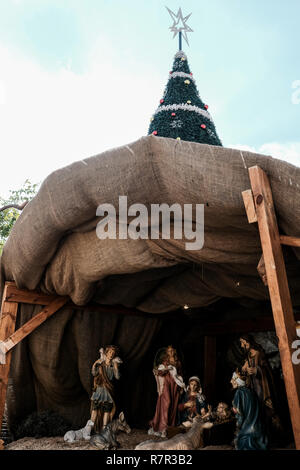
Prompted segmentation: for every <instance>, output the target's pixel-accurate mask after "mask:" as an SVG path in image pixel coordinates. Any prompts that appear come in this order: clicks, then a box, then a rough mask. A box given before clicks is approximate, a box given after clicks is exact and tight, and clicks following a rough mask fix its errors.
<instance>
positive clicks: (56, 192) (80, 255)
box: [1, 136, 300, 425]
mask: <svg viewBox="0 0 300 470" xmlns="http://www.w3.org/2000/svg"><path fill="white" fill-rule="evenodd" d="M253 165H259V166H260V167H261V168H262V169H263V170H265V172H266V173H267V175H268V177H269V180H270V183H271V187H272V192H273V197H274V203H275V207H276V213H277V219H278V223H279V226H280V232H281V233H282V234H286V235H292V236H298V237H299V236H300V191H299V188H300V168H297V167H295V166H293V165H290V164H288V163H286V162H283V161H280V160H277V159H273V158H271V157H267V156H263V155H259V154H254V153H251V152H245V151H239V150H233V149H228V148H223V147H215V146H209V145H202V144H197V143H189V142H184V141H177V140H173V139H167V138H159V137H154V136H147V137H143V138H141V139H140V140H138V141H136V142H134V143H131V144H129V145H125V146H123V147H120V148H116V149H113V150H110V151H107V152H104V153H102V154H100V155H96V156H94V157H91V158H86V159H84V160H82V161H78V162H75V163H73V164H72V165H69V166H67V167H65V168H62V169H60V170H57V171H55V172H54V173H52V174H51V175H50V176H49V177H48V178H47V179H46V180H45V181H44V182H43V184H42V186H41V188H40V190H39V192H38V194H37V195H36V197H35V198H34V199H33V200H32V201H31V202H30V203H29V204H28V205H27V206H26V207H25V209H24V210H23V212H22V214H21V215H20V217H19V219H18V220H17V222H16V223H15V226H14V227H13V230H12V232H11V234H10V236H9V238H8V240H7V242H6V244H5V247H4V250H3V255H2V259H1V286H2V289H3V284H4V282H5V281H6V280H9V281H12V280H13V281H15V282H16V284H17V286H18V287H20V288H28V289H35V288H37V287H38V288H41V289H42V290H43V291H45V292H49V293H57V294H59V295H69V296H70V297H71V299H72V300H73V302H74V303H76V304H79V305H85V304H87V302H89V301H90V300H91V299H93V301H96V302H98V303H101V304H106V305H112V304H122V305H124V306H127V307H134V308H137V309H139V310H140V311H144V312H149V313H155V314H159V313H161V312H168V311H172V310H176V309H178V308H179V307H181V306H182V305H184V304H188V305H189V306H191V307H202V306H206V305H209V304H211V303H213V302H215V301H216V300H218V299H220V298H221V297H233V298H245V297H246V298H252V299H256V300H264V299H268V289H267V287H266V286H265V285H264V284H263V282H262V281H261V279H260V276H259V274H258V272H257V265H258V262H259V260H260V258H261V246H260V241H259V233H258V228H257V224H249V223H248V220H247V217H246V213H245V208H244V204H243V200H242V195H241V192H242V191H244V190H246V189H249V188H250V187H251V186H250V181H249V176H248V168H249V167H251V166H253ZM124 195H125V196H127V197H128V206H130V205H131V204H133V203H143V204H145V205H146V206H147V207H148V209H149V213H150V204H155V203H157V204H159V203H166V204H169V205H172V204H173V203H179V204H180V205H181V206H183V204H194V205H195V204H200V203H202V204H204V205H205V212H204V214H205V215H204V218H205V221H204V222H205V242H204V247H203V248H202V249H201V250H199V251H187V250H186V249H185V246H184V244H185V242H186V240H175V239H171V240H162V239H159V240H150V239H149V240H140V239H139V240H132V239H127V240H109V239H106V240H99V239H98V237H97V235H96V230H95V228H96V225H97V222H98V221H99V218H98V217H96V209H97V207H98V205H99V204H102V203H110V204H113V205H114V207H115V208H116V209H117V208H118V204H119V199H118V198H119V196H124ZM285 257H286V262H287V269H288V276H289V286H290V289H291V294H292V299H293V302H294V304H295V305H296V304H297V305H299V304H300V282H299V281H300V272H299V258H300V249H299V248H298V249H292V248H287V249H286V251H285ZM39 309H40V307H33V306H24V305H22V306H21V307H20V312H19V317H18V324H19V325H21V324H23V323H24V322H25V321H26V319H29V318H30V317H31V315H32V314H33V312H37V311H38V310H39ZM159 322H160V320H159V315H157V320H155V319H149V318H144V317H141V318H138V317H130V318H121V317H119V316H118V315H111V314H107V315H106V314H100V313H95V312H92V311H89V310H88V309H84V310H83V311H75V310H72V309H70V308H67V307H65V308H63V309H62V310H61V311H60V312H58V313H57V314H55V315H54V316H53V317H52V318H51V319H49V320H47V322H46V323H45V324H43V325H42V326H41V327H39V328H38V329H37V330H36V331H35V332H34V333H32V334H31V335H30V336H29V337H28V338H27V339H25V340H24V341H23V342H22V343H21V344H20V345H18V346H17V347H16V348H15V351H14V353H13V361H12V370H11V387H10V393H9V413H10V416H11V419H14V418H15V419H17V418H18V417H20V416H21V415H24V414H25V415H26V412H27V411H28V412H29V411H30V410H32V409H34V408H35V407H36V406H37V407H38V408H43V407H44V408H45V407H52V408H55V409H56V410H58V411H60V412H61V413H62V414H64V415H65V416H67V417H68V418H69V419H71V420H72V421H73V423H74V425H82V424H85V423H84V420H85V419H87V417H88V414H89V406H90V403H89V397H90V395H91V390H92V377H91V373H90V368H91V365H92V363H93V362H94V361H95V359H96V358H97V354H98V349H99V347H100V346H102V345H105V344H118V345H119V346H120V347H121V351H122V354H123V356H122V359H124V363H126V362H127V364H130V367H129V369H128V371H127V372H126V373H127V377H131V379H132V380H134V378H135V377H136V374H138V371H139V367H140V365H141V364H142V361H143V358H144V356H145V355H146V353H147V350H148V348H149V345H150V343H151V340H152V339H153V337H154V336H155V334H156V331H157V329H158V328H159ZM130 374H131V375H130ZM123 375H124V373H123ZM136 389H138V385H136V386H135V387H132V390H131V389H130V390H131V392H132V394H133V395H134V394H135V393H136V392H135V390H136ZM131 392H130V393H131ZM132 400H136V403H138V400H140V401H141V400H143V397H142V396H141V394H140V395H139V398H137V397H136V396H133V397H132Z"/></svg>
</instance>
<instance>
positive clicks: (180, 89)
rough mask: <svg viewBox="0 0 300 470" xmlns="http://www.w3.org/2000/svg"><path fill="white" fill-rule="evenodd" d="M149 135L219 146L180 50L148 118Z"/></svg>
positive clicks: (183, 54) (209, 118) (210, 121)
mask: <svg viewBox="0 0 300 470" xmlns="http://www.w3.org/2000/svg"><path fill="white" fill-rule="evenodd" d="M148 134H153V135H157V136H160V137H171V138H173V139H178V140H180V139H182V140H188V141H191V142H198V143H201V144H209V145H220V146H221V145H222V143H221V141H220V139H219V137H218V135H217V132H216V129H215V125H214V123H213V120H212V117H211V115H210V113H209V112H208V105H207V104H204V103H203V102H202V100H201V98H200V96H199V93H198V90H197V87H196V83H195V80H194V78H193V74H192V73H191V71H190V68H189V65H188V61H187V57H186V55H185V53H184V52H183V51H182V50H179V51H178V52H177V54H176V55H175V58H174V64H173V68H172V70H171V72H170V76H169V80H168V83H167V86H166V88H165V92H164V95H163V98H162V99H161V100H160V104H159V107H158V108H157V110H156V111H155V113H154V115H153V116H152V118H151V123H150V127H149V132H148Z"/></svg>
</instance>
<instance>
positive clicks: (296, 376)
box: [249, 166, 300, 449]
mask: <svg viewBox="0 0 300 470" xmlns="http://www.w3.org/2000/svg"><path fill="white" fill-rule="evenodd" d="M249 176H250V181H251V187H252V192H253V196H254V202H255V208H256V215H257V221H258V227H259V233H260V239H261V245H262V250H263V256H264V261H265V267H266V274H267V279H268V287H269V293H270V299H271V304H272V310H273V316H274V323H275V328H276V334H277V337H278V339H279V351H280V357H281V364H282V370H283V376H284V381H285V388H286V394H287V399H288V404H289V409H290V416H291V421H292V426H293V432H294V438H295V444H296V448H297V449H300V365H296V364H293V362H292V354H293V350H292V343H293V341H294V340H295V339H296V322H295V319H294V314H293V308H292V302H291V297H290V291H289V286H288V280H287V275H286V269H285V264H284V258H283V254H282V249H281V240H280V236H279V231H278V226H277V220H276V215H275V209H274V204H273V198H272V191H271V187H270V183H269V180H268V177H267V175H266V174H265V172H264V171H263V170H262V169H261V168H260V167H258V166H254V167H251V168H249Z"/></svg>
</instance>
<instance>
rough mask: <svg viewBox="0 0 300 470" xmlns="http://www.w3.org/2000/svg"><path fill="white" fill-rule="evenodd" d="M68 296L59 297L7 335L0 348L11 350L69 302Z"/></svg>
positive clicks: (0, 343) (5, 350)
mask: <svg viewBox="0 0 300 470" xmlns="http://www.w3.org/2000/svg"><path fill="white" fill-rule="evenodd" d="M68 300H69V298H68V297H57V298H56V299H55V300H53V301H52V302H51V303H50V304H49V305H48V306H47V307H45V308H43V310H42V311H41V312H40V313H38V314H37V315H35V316H34V317H32V318H31V319H30V320H29V321H28V322H26V323H25V324H24V325H22V326H21V327H20V328H19V329H18V330H17V331H15V332H14V333H13V334H11V335H10V336H9V337H7V338H6V339H5V340H4V341H2V342H0V350H1V352H2V353H3V354H5V353H7V352H8V351H10V350H11V349H12V348H13V347H14V346H16V344H18V343H19V342H20V341H22V339H24V338H26V336H28V335H29V334H30V333H32V331H34V330H35V329H36V328H37V327H38V326H40V325H41V324H42V323H44V321H46V320H47V319H48V318H49V317H51V316H52V315H53V314H54V313H55V312H57V310H59V309H60V308H61V307H63V306H64V305H65V304H66V303H67V302H68Z"/></svg>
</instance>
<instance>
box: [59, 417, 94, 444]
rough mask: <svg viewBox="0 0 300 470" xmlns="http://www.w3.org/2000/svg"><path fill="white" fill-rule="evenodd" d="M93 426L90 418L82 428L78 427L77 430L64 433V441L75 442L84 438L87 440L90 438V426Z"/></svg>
mask: <svg viewBox="0 0 300 470" xmlns="http://www.w3.org/2000/svg"><path fill="white" fill-rule="evenodd" d="M93 426H94V423H93V421H91V420H90V419H89V420H88V422H87V423H86V425H85V426H84V428H81V429H78V430H77V431H68V432H66V434H65V435H64V441H66V442H75V441H80V440H82V439H84V440H85V441H89V440H90V438H91V432H92V428H93Z"/></svg>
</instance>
